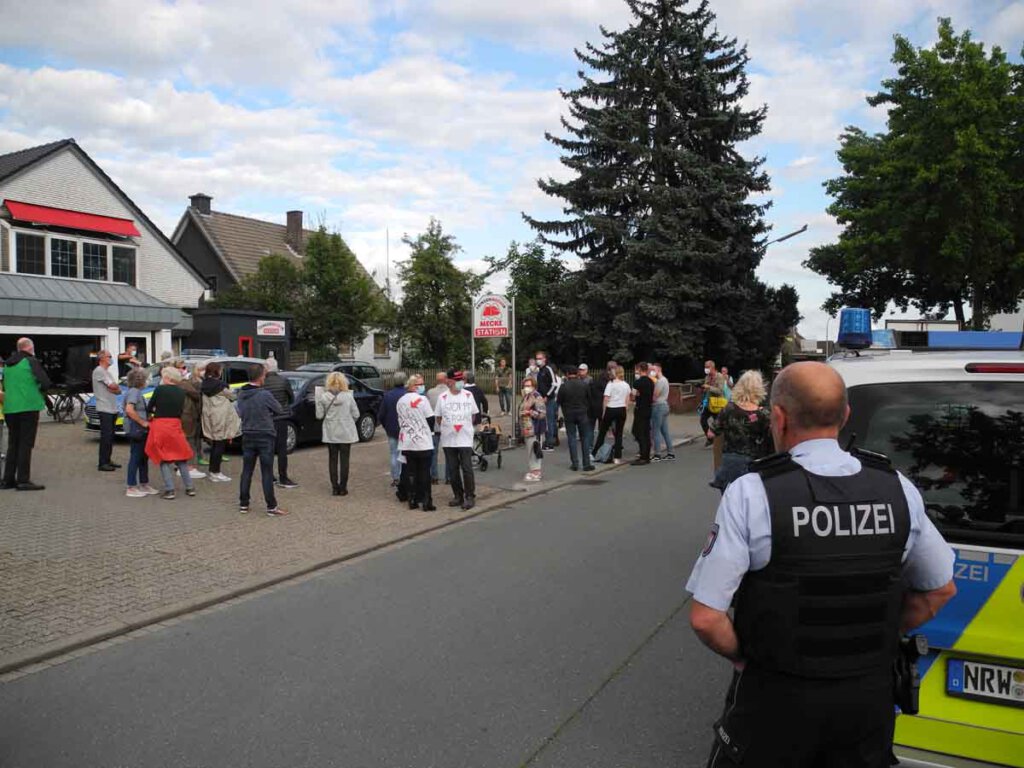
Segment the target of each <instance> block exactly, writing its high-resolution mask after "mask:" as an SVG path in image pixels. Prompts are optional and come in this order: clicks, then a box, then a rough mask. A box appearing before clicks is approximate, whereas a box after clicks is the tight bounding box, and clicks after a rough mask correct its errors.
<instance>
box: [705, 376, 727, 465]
mask: <svg viewBox="0 0 1024 768" xmlns="http://www.w3.org/2000/svg"><path fill="white" fill-rule="evenodd" d="M726 386H727V384H726V379H725V376H723V375H722V373H721V371H719V370H717V369H716V368H715V361H714V360H707V361H705V363H704V383H703V384H702V385H701V389H702V390H704V401H703V402H702V403H701V413H700V431H701V432H703V433H704V437H705V438H706V440H707V442H705V443H704V445H705V447H706V446H709V445H711V443H712V441H713V440H714V437H713V436H712V435H710V434H708V430H709V425H710V423H711V419H712V418H713V417H714V416H717V415H718V414H719V413H721V412H722V410H723V409H724V408H725V404H726V400H725V387H726Z"/></svg>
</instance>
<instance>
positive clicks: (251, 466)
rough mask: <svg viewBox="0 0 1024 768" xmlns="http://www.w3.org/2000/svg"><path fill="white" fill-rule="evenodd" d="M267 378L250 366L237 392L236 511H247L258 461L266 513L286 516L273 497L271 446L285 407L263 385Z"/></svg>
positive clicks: (262, 370) (259, 367)
mask: <svg viewBox="0 0 1024 768" xmlns="http://www.w3.org/2000/svg"><path fill="white" fill-rule="evenodd" d="M266 378H267V369H266V367H265V366H262V365H253V366H252V367H251V368H250V369H249V383H248V384H246V385H245V386H244V387H242V388H241V389H240V390H238V415H239V416H241V417H242V480H241V485H240V487H239V490H238V509H239V511H241V512H242V513H243V514H244V513H246V512H248V511H249V490H250V488H251V487H252V474H253V471H254V470H255V469H256V460H257V459H259V462H260V480H261V482H262V483H263V498H264V499H266V502H267V514H268V515H270V516H271V517H280V516H282V515H286V514H288V513H287V512H285V511H284V510H283V509H281V508H280V507H279V506H277V497H276V496H275V495H274V443H275V441H276V439H277V419H278V418H279V417H280V416H281V414H282V413H284V408H283V407H282V406H281V403H280V402H278V399H277V398H276V397H274V395H273V394H272V393H271V392H270V390H268V389H267V388H266V387H265V386H264V383H265V380H266Z"/></svg>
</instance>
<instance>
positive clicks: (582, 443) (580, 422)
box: [558, 366, 594, 472]
mask: <svg viewBox="0 0 1024 768" xmlns="http://www.w3.org/2000/svg"><path fill="white" fill-rule="evenodd" d="M586 373H587V370H586V368H585V367H584V366H580V368H579V369H577V370H575V371H574V370H572V369H569V370H567V371H566V374H565V375H566V378H565V381H564V382H563V383H562V386H561V387H559V389H558V404H559V405H560V406H561V407H562V417H563V418H564V419H565V436H566V439H568V441H569V461H570V462H571V463H570V466H569V469H571V470H572V471H573V472H578V471H579V468H580V462H579V458H580V455H579V453H578V450H580V449H582V457H583V471H584V472H592V471H593V470H594V465H593V463H591V461H590V453H591V451H592V450H593V447H594V445H593V443H594V428H593V425H592V423H591V421H590V382H589V380H588V379H587V378H586ZM577 441H579V447H578V448H577Z"/></svg>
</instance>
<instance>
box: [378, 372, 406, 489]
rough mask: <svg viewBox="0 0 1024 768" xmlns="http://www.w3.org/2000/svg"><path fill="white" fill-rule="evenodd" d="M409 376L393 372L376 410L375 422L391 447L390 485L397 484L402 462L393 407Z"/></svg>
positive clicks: (395, 411)
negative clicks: (390, 383)
mask: <svg viewBox="0 0 1024 768" xmlns="http://www.w3.org/2000/svg"><path fill="white" fill-rule="evenodd" d="M408 380H409V377H408V376H406V375H405V373H404V372H403V371H398V372H396V373H395V377H394V380H393V381H392V387H391V389H390V390H388V391H387V392H385V393H384V399H383V400H381V401H380V408H379V409H378V410H377V423H378V424H380V425H381V426H382V427H384V432H385V433H386V434H387V436H388V447H389V448H390V449H391V485H392V486H393V487H394V486H397V485H398V481H399V478H401V476H402V464H401V462H400V461H399V460H398V459H399V456H400V453H399V451H398V433H399V431H400V430H399V428H398V411H397V410H396V409H395V407H396V406H397V405H398V401H399V400H401V399H402V397H403V396H404V395H405V382H406V381H408Z"/></svg>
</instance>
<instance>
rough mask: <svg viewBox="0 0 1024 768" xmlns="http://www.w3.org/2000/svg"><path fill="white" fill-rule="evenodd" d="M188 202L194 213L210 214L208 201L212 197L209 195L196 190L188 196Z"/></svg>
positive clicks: (209, 201)
mask: <svg viewBox="0 0 1024 768" xmlns="http://www.w3.org/2000/svg"><path fill="white" fill-rule="evenodd" d="M188 201H189V204H190V205H191V206H192V210H194V211H195V212H196V213H201V214H203V215H204V216H209V215H210V203H211V202H212V201H213V198H212V197H210V196H209V195H204V194H203V193H202V192H196V193H195V194H194V195H192V196H191V197H189V199H188Z"/></svg>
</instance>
